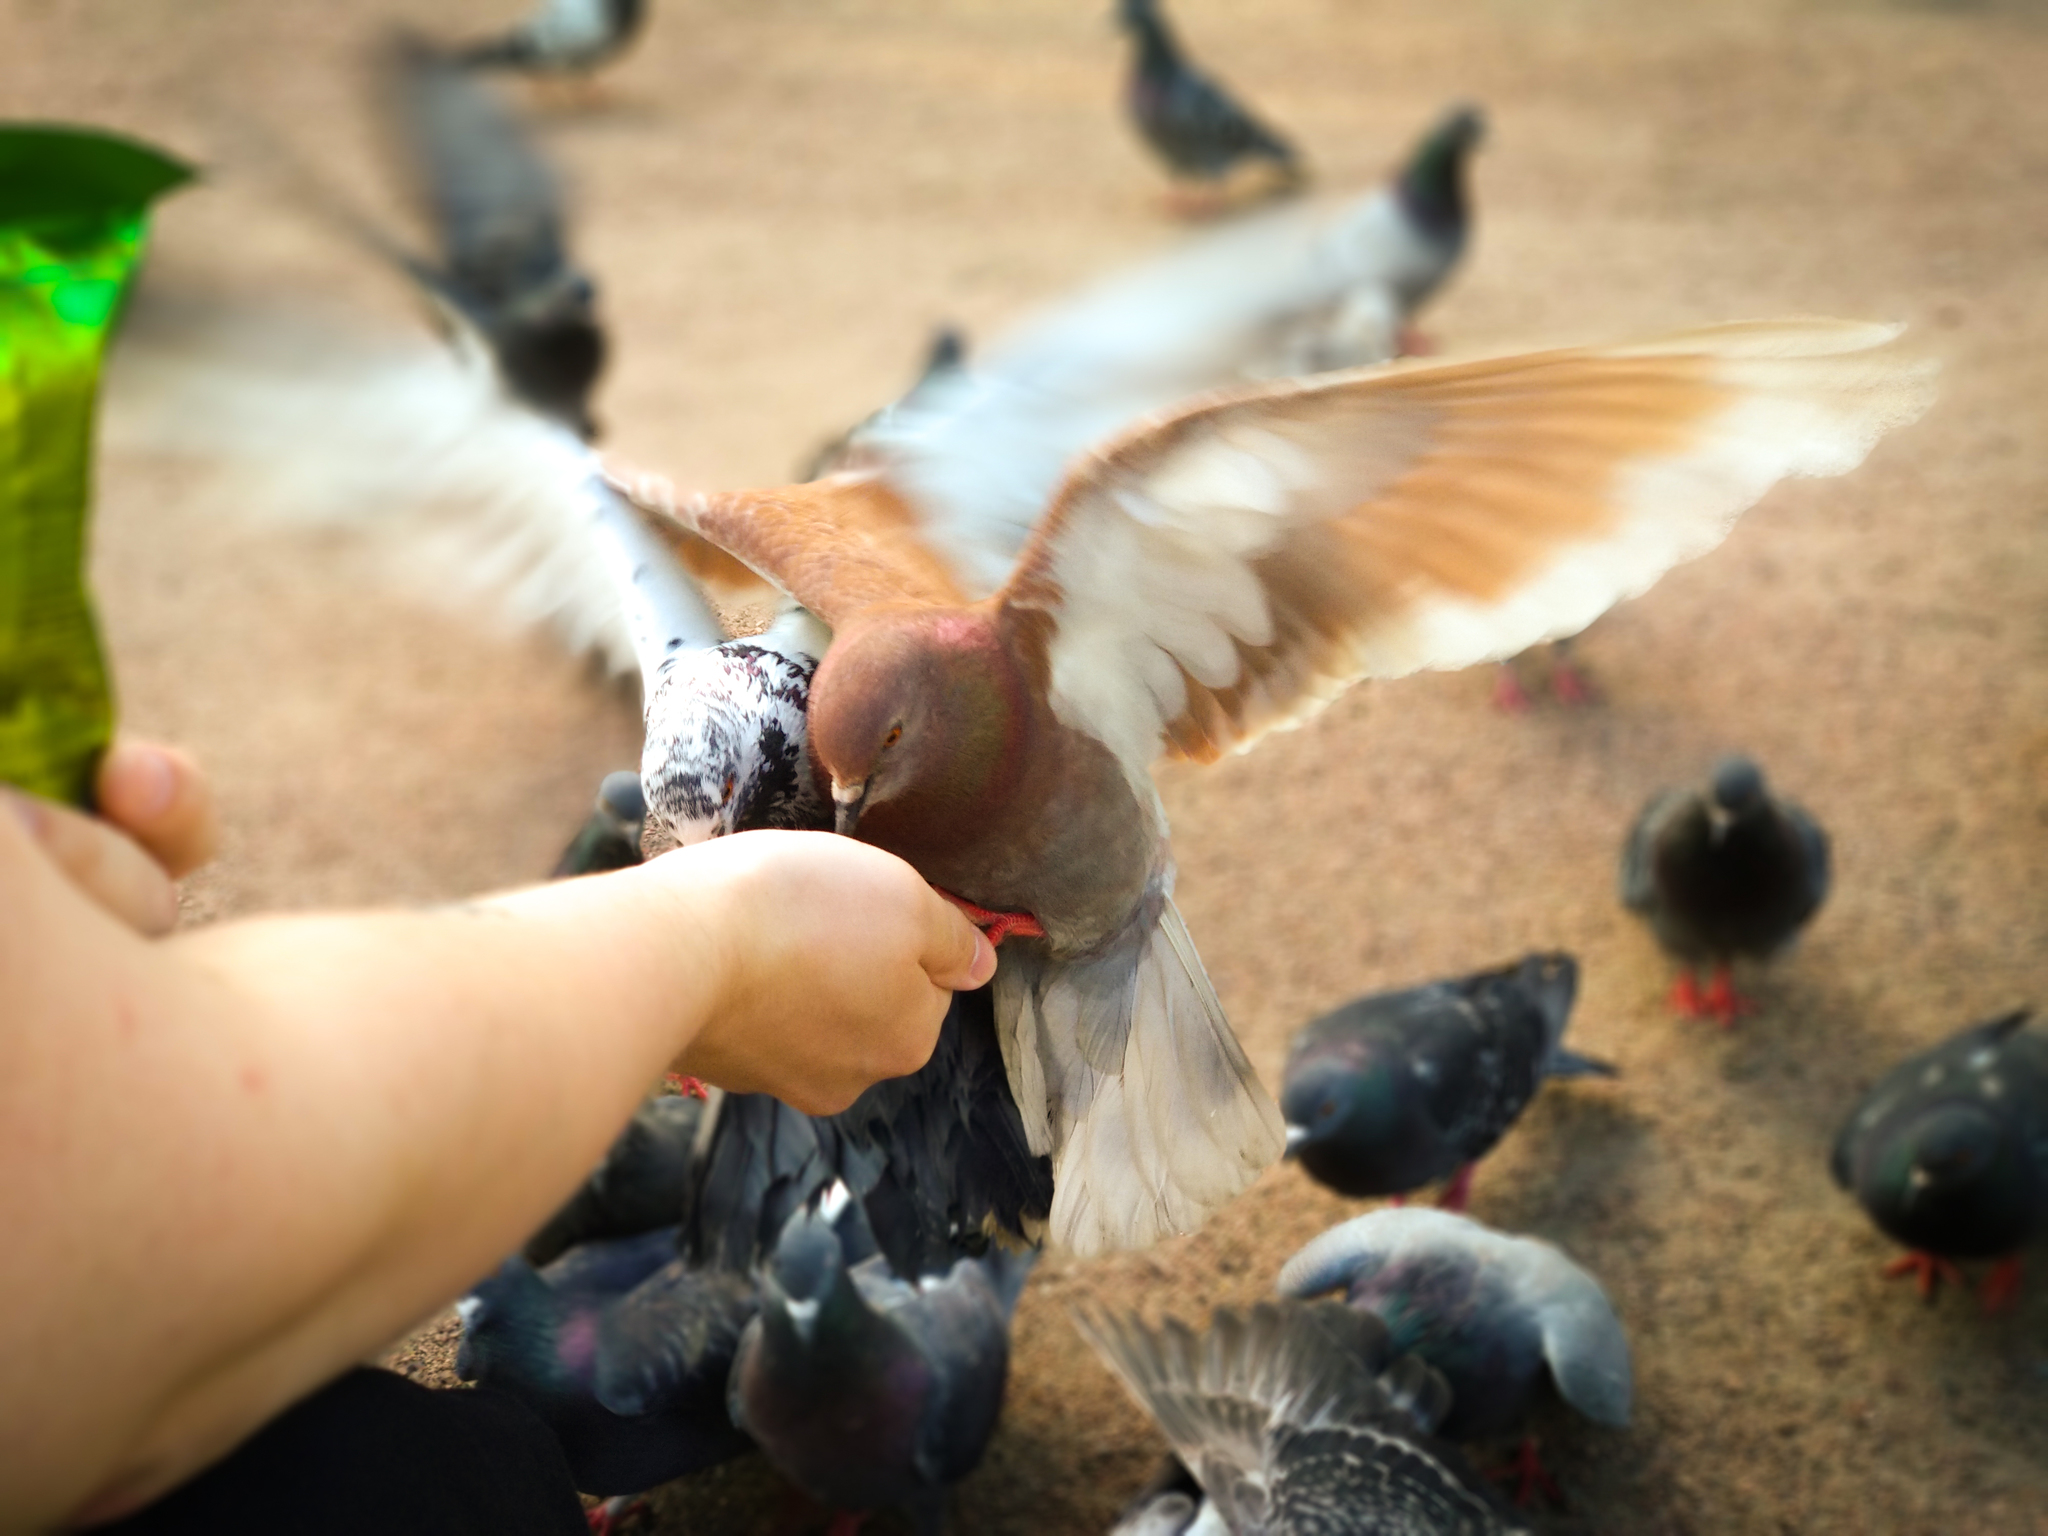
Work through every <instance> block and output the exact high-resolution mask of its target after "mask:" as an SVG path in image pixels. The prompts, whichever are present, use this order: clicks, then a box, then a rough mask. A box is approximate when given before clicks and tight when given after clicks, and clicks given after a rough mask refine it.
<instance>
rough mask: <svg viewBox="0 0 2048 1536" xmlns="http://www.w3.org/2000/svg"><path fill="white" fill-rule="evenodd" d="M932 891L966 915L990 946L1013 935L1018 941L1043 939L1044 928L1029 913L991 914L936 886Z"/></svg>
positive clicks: (985, 908) (962, 897)
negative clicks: (985, 936) (986, 938)
mask: <svg viewBox="0 0 2048 1536" xmlns="http://www.w3.org/2000/svg"><path fill="white" fill-rule="evenodd" d="M932 889H933V890H935V891H938V893H939V894H940V895H941V896H943V897H945V898H946V900H948V901H950V902H951V903H953V905H954V906H956V907H958V908H959V909H960V910H961V911H962V912H964V913H966V914H967V921H969V922H970V923H972V924H974V926H975V927H977V928H979V929H980V930H981V931H982V932H983V933H985V934H987V935H988V941H989V943H991V944H1001V943H1002V942H1003V940H1005V939H1007V938H1009V937H1011V936H1012V935H1013V934H1014V935H1015V936H1016V937H1017V938H1020V939H1042V938H1044V937H1045V928H1044V926H1043V925H1042V924H1040V922H1039V921H1038V919H1037V918H1035V917H1033V916H1032V915H1031V914H1030V913H1029V912H991V911H989V909H988V908H987V907H977V906H976V905H975V904H974V903H973V902H971V901H969V900H967V899H966V898H965V897H964V896H955V895H954V894H953V893H952V892H951V891H948V890H943V889H941V888H940V887H938V886H936V885H935V886H933V887H932Z"/></svg>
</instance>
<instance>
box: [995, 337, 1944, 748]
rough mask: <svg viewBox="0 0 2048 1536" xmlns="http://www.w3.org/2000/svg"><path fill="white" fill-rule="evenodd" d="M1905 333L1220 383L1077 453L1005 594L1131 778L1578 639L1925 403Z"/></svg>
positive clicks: (1560, 354)
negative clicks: (1777, 489)
mask: <svg viewBox="0 0 2048 1536" xmlns="http://www.w3.org/2000/svg"><path fill="white" fill-rule="evenodd" d="M1897 333H1898V332H1897V328H1896V327H1889V326H1881V325H1871V324H1863V323H1858V322H1852V321H1841V320H1821V319H1800V320H1782V321H1758V322H1749V323H1744V324H1737V325H1730V326H1721V327H1716V328H1713V329H1709V330H1703V331H1695V332H1690V333H1686V334H1681V335H1676V336H1670V337H1664V338H1659V339H1654V340H1650V341H1641V342H1633V343H1627V344H1623V345H1619V346H1607V347H1583V348H1573V349H1568V350H1562V351H1553V352H1539V353H1531V354H1527V355H1523V356H1518V357H1505V358H1492V359H1483V360H1479V361H1473V362H1462V363H1440V364H1424V365H1419V366H1399V367H1394V368H1385V369H1373V370H1358V371H1354V372H1350V373H1344V374H1331V375H1325V376H1323V377H1321V378H1317V379H1311V380H1307V381H1303V382H1298V383H1284V384H1278V385H1274V386H1270V387H1266V388H1262V389H1256V390H1249V391H1237V392H1232V393H1228V394H1223V395H1215V396H1211V397H1208V398H1206V399H1204V400H1201V401H1197V402H1194V403H1192V404H1190V405H1188V406H1185V407H1183V408H1180V409H1178V410H1177V411H1175V412H1173V413H1170V414H1167V415H1164V416H1160V417H1155V418H1152V419H1150V420H1148V421H1146V422H1143V423H1141V424H1139V425H1138V426H1136V427H1134V428H1133V429H1131V430H1130V431H1129V432H1127V433H1125V434H1124V435H1123V436H1122V437H1120V438H1119V439H1117V440H1116V441H1114V442H1112V443H1110V444H1109V445H1108V446H1106V447H1105V448H1103V449H1102V450H1101V451H1100V452H1098V453H1096V454H1093V455H1091V456H1090V457H1088V458H1087V459H1085V460H1084V461H1082V462H1081V463H1080V464H1079V465H1077V466H1076V467H1075V468H1074V469H1073V470H1072V471H1071V472H1070V473H1069V475H1068V477H1067V480H1066V482H1065V483H1064V484H1063V485H1062V487H1061V489H1060V491H1059V493H1058V495H1057V496H1056V497H1055V498H1054V501H1053V503H1052V505H1051V507H1050V509H1049V510H1048V512H1047V514H1046V516H1045V517H1044V518H1043V519H1042V520H1041V522H1040V524H1039V527H1038V529H1037V531H1036V533H1035V534H1034V535H1033V537H1032V540H1031V542H1030V543H1029V544H1028V545H1027V546H1026V548H1025V550H1024V553H1023V556H1022V558H1021V559H1020V561H1019V564H1018V567H1017V570H1016V572H1015V573H1014V574H1013V575H1012V577H1011V580H1010V582H1009V584H1008V586H1007V587H1005V589H1004V590H1003V592H1002V594H1001V596H1000V599H999V600H1000V601H1001V602H1003V603H1005V604H1007V605H1008V606H1009V607H1011V608H1012V609H1016V610H1036V611H1038V612H1040V613H1043V614H1044V615H1046V616H1047V617H1048V618H1050V620H1051V622H1050V623H1044V624H1038V625H1034V626H1031V628H1030V632H1032V633H1036V634H1038V635H1041V636H1043V637H1045V638H1044V644H1045V646H1046V651H1047V654H1046V657H1045V661H1046V663H1047V666H1048V669H1049V673H1050V676H1051V679H1052V696H1053V704H1054V708H1055V709H1056V710H1057V711H1058V712H1059V714H1060V716H1061V718H1062V719H1063V720H1064V721H1066V722H1067V723H1069V724H1071V725H1074V726H1076V727H1078V728H1082V729H1086V730H1088V731H1089V732H1091V733H1092V734H1094V735H1096V736H1098V737H1100V738H1101V739H1102V740H1104V741H1106V742H1107V743H1108V744H1109V745H1110V746H1111V747H1112V749H1113V750H1115V751H1116V752H1117V754H1118V755H1119V757H1121V758H1122V759H1123V760H1124V762H1125V763H1126V765H1127V766H1129V767H1131V768H1132V769H1133V770H1134V771H1135V770H1140V769H1142V768H1143V767H1145V766H1148V765H1149V764H1150V762H1151V760H1152V759H1153V758H1154V757H1155V756H1156V755H1157V754H1158V751H1159V749H1160V747H1161V745H1162V744H1164V745H1165V746H1166V747H1167V748H1168V749H1169V750H1171V751H1172V752H1174V753H1176V754H1177V755H1180V756H1183V757H1189V758H1193V759H1196V760H1199V761H1208V760H1210V759H1213V758H1215V757H1217V756H1219V755H1221V754H1222V753H1223V752H1226V751H1232V750H1236V751H1242V750H1244V749H1245V748H1247V747H1249V746H1251V745H1252V744H1253V743H1254V742H1256V741H1257V740H1258V739H1259V738H1260V737H1261V736H1262V735H1264V734H1265V733H1266V732H1267V731H1270V730H1274V729H1279V728H1282V727H1285V726H1290V725H1294V724H1298V723H1299V722H1300V721H1301V720H1302V719H1304V718H1306V717H1307V716H1308V715H1310V714H1312V713H1314V712H1315V711H1316V710H1318V709H1320V708H1321V707H1322V706H1323V705H1324V704H1326V703H1328V702H1329V701H1330V700H1331V699H1332V698H1334V697H1336V695H1337V694H1338V693H1340V692H1342V691H1343V690H1344V689H1345V688H1346V687H1348V686H1349V685H1350V684H1351V683H1353V682H1355V681H1357V680H1359V679H1360V678H1364V677H1397V676H1401V675H1403V674H1406V673H1409V672H1414V671H1419V670H1422V669H1424V668H1455V667H1463V666H1469V665H1472V664H1474V663H1476V662H1480V661H1485V660H1490V659H1497V658H1500V657H1505V656H1511V655H1514V654H1515V653H1516V652H1518V651H1521V650H1524V649H1526V648H1527V647H1529V646H1531V645H1534V644H1536V643H1538V642H1540V641H1543V640H1551V639H1558V638H1561V637H1563V636H1566V635H1570V634H1574V633H1576V632H1577V631H1579V630H1580V629H1583V628H1584V627H1585V626H1586V625H1587V624H1589V623H1591V622H1592V621H1593V620H1594V619H1595V618H1597V617H1598V616H1599V615H1600V614H1601V613H1602V612H1604V611H1605V610H1606V609H1608V608H1609V607H1611V606H1613V605H1614V604H1615V603H1617V602H1619V601H1621V600H1623V599H1625V598H1628V597H1632V596H1634V595H1636V594H1637V593H1639V592H1641V591H1643V590H1644V589H1646V588H1647V587H1648V586H1649V585H1650V584H1651V583H1652V582H1654V581H1655V580H1656V579H1657V578H1658V577H1659V576H1661V575H1662V574H1663V573H1664V572H1665V571H1666V570H1668V569H1669V568H1670V567H1671V566H1673V565H1676V564H1678V563H1679V562H1681V561H1684V560H1688V559H1691V558H1693V557H1695V556H1697V555H1700V554H1704V553H1705V552H1706V551H1707V550H1709V549H1711V548H1713V547H1714V546H1715V545H1716V544H1718V543H1719V542H1720V541H1721V539H1722V538H1724V537H1725V536H1726V535H1727V532H1728V530H1729V528H1730V527H1731V526H1732V525H1733V523H1734V521H1735V519H1736V517H1737V516H1739V515H1740V514H1741V512H1742V511H1743V510H1744V509H1745V508H1747V507H1748V506H1749V505H1751V504H1752V503H1753V502H1755V501H1756V500H1757V498H1759V497H1760V496H1762V495H1763V494H1764V492H1765V491H1767V490H1768V489H1769V488H1770V487H1771V485H1773V484H1774V483H1775V482H1776V481H1778V480H1780V479H1783V478H1785V477H1787V476H1793V475H1834V474H1841V473H1843V472H1845V471H1846V470H1848V469H1851V468H1853V467H1854V466H1855V465H1856V464H1858V463H1860V462H1861V461H1862V459H1863V457H1864V455H1865V454H1867V453H1868V452H1869V450H1870V448H1871V446H1872V445H1873V444H1874V443H1875V442H1876V441H1877V439H1878V438H1879V437H1880V436H1882V435H1883V434H1884V433H1885V432H1886V431H1888V430H1890V429H1891V428H1893V427H1897V426H1900V425H1903V424H1904V423H1906V422H1908V421H1911V420H1912V419H1914V418H1915V417H1917V416H1918V415H1919V414H1920V413H1921V412H1922V411H1923V410H1925V409H1926V407H1927V405H1928V404H1929V402H1930V401H1931V399H1932V394H1933V375H1934V371H1935V370H1934V367H1933V365H1932V364H1931V363H1928V362H1924V361H1920V360H1916V359H1913V358H1910V357H1907V356H1904V355H1902V354H1901V352H1900V351H1899V350H1898V349H1896V348H1894V347H1892V346H1891V345H1890V343H1891V342H1892V340H1893V338H1894V337H1895V336H1896V335H1897Z"/></svg>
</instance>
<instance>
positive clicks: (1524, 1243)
mask: <svg viewBox="0 0 2048 1536" xmlns="http://www.w3.org/2000/svg"><path fill="white" fill-rule="evenodd" d="M1278 1288H1279V1291H1280V1294H1281V1295H1283V1296H1296V1297H1305V1296H1321V1295H1324V1294H1326V1293H1327V1292H1330V1291H1335V1290H1342V1291H1344V1292H1345V1295H1346V1299H1347V1300H1348V1301H1349V1302H1350V1304H1351V1305H1352V1306H1353V1307H1356V1308H1358V1309H1359V1310H1361V1311H1364V1312H1369V1313H1371V1314H1373V1315H1374V1316H1376V1317H1378V1318H1380V1319H1382V1320H1383V1321H1384V1322H1385V1323H1386V1325H1387V1328H1388V1330H1389V1331H1390V1333H1391V1335H1392V1341H1393V1347H1394V1348H1395V1349H1396V1350H1398V1351H1400V1352H1402V1353H1409V1352H1412V1353H1414V1354H1415V1355H1417V1356H1419V1357H1420V1358H1421V1359H1423V1360H1425V1361H1427V1362H1428V1363H1429V1365H1430V1366H1431V1367H1433V1368H1434V1369H1435V1370H1437V1371H1439V1372H1441V1373H1442V1375H1443V1377H1444V1380H1445V1381H1447V1382H1449V1383H1450V1388H1451V1410H1450V1413H1449V1414H1448V1415H1446V1416H1445V1418H1444V1420H1443V1422H1442V1424H1441V1426H1440V1428H1441V1431H1442V1433H1443V1434H1444V1435H1446V1436H1448V1437H1449V1438H1451V1439H1453V1440H1473V1439H1483V1438H1486V1437H1489V1436H1492V1435H1497V1434H1501V1433H1503V1432H1505V1431H1507V1430H1510V1429H1512V1428H1514V1427H1515V1426H1516V1425H1517V1424H1519V1423H1520V1422H1521V1420H1522V1418H1523V1416H1524V1415H1525V1414H1526V1413H1527V1412H1528V1410H1529V1408H1530V1406H1531V1405H1532V1404H1533V1403H1534V1401H1535V1400H1536V1397H1537V1395H1538V1394H1539V1393H1540V1392H1542V1391H1543V1390H1544V1389H1545V1384H1546V1383H1549V1384H1550V1385H1552V1386H1555V1388H1556V1389H1557V1392H1558V1394H1559V1395H1560V1396H1562V1397H1563V1398H1564V1400H1565V1401H1566V1402H1567V1403H1569V1404H1571V1405H1572V1407H1574V1408H1576V1409H1577V1410H1578V1411H1579V1412H1580V1413H1582V1414H1584V1415H1585V1416H1586V1417H1587V1418H1589V1419H1591V1420H1593V1421H1594V1422H1595V1423H1596V1424H1605V1425H1609V1426H1612V1427H1615V1428H1620V1427H1623V1426H1625V1425H1626V1424H1627V1423H1628V1420H1629V1406H1630V1400H1631V1397H1632V1395H1633V1387H1632V1383H1633V1374H1632V1371H1631V1367H1630V1364H1629V1349H1628V1338H1627V1335H1625V1334H1624V1333H1623V1332H1622V1329H1621V1320H1620V1319H1619V1318H1617V1317H1616V1316H1615V1315H1614V1307H1613V1305H1612V1304H1611V1303H1610V1302H1609V1301H1608V1299H1607V1293H1606V1292H1605V1291H1603V1290H1602V1289H1601V1288H1600V1282H1599V1281H1597V1280H1595V1279H1594V1278H1593V1277H1592V1276H1591V1275H1589V1274H1587V1273H1586V1271H1584V1270H1583V1269H1581V1268H1579V1266H1578V1265H1576V1264H1574V1263H1573V1262H1572V1261H1571V1260H1570V1259H1568V1258H1566V1257H1565V1256H1564V1254H1562V1253H1561V1252H1559V1251H1558V1250H1557V1249H1556V1248H1553V1247H1552V1246H1551V1245H1550V1244H1548V1243H1544V1242H1538V1241H1537V1240H1536V1239H1535V1238H1530V1237H1509V1236H1507V1235H1506V1234H1504V1233H1500V1232H1495V1231H1493V1230H1492V1229H1491V1228H1488V1227H1484V1226H1481V1225H1480V1224H1479V1223H1478V1222H1476V1221H1473V1220H1472V1219H1471V1218H1469V1217H1466V1216H1454V1215H1452V1214H1451V1213H1450V1212H1448V1211H1430V1210H1416V1209H1406V1210H1380V1211H1373V1212H1371V1213H1370V1214H1368V1215H1365V1216H1359V1217H1355V1218H1353V1219H1352V1220H1350V1221H1347V1222H1344V1223H1343V1224H1341V1225H1339V1226H1335V1227H1332V1228H1331V1229H1330V1230H1329V1231H1327V1232H1325V1233H1324V1234H1323V1235H1322V1236H1320V1237H1318V1238H1316V1239H1315V1240H1314V1241H1312V1242H1310V1243H1309V1244H1308V1245H1307V1246H1306V1247H1304V1248H1303V1249H1302V1250H1301V1252H1299V1253H1297V1254H1296V1255H1295V1256H1294V1257H1293V1258H1291V1259H1289V1260H1288V1261H1287V1264H1286V1266H1285V1267H1284V1268H1283V1269H1282V1270H1281V1271H1280V1279H1279V1285H1278ZM1521 1470H1522V1473H1523V1477H1524V1491H1525V1492H1526V1491H1527V1483H1528V1481H1529V1480H1530V1479H1532V1478H1536V1479H1542V1480H1545V1481H1547V1478H1544V1477H1543V1474H1542V1473H1541V1472H1540V1469H1539V1465H1538V1464H1537V1463H1536V1462H1535V1461H1534V1458H1533V1447H1530V1446H1525V1447H1524V1450H1523V1462H1522V1467H1521Z"/></svg>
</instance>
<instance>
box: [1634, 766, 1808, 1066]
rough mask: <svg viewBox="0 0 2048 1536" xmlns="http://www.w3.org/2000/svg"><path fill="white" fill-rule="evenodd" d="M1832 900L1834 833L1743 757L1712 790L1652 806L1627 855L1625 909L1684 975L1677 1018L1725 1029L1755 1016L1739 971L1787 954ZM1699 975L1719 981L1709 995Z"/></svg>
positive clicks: (1717, 774) (1722, 770)
mask: <svg viewBox="0 0 2048 1536" xmlns="http://www.w3.org/2000/svg"><path fill="white" fill-rule="evenodd" d="M1827 894H1828V839H1827V834H1826V833H1824V832H1822V831H1821V829H1820V826H1819V824H1818V823H1816V822H1815V821H1814V819H1813V818H1812V817H1811V816H1809V815H1807V813H1806V812H1805V811H1803V810H1801V809H1800V808H1799V807H1798V806H1797V805H1794V804H1793V803H1792V802H1791V801H1789V800H1781V799H1778V798H1777V797H1775V796H1773V795H1772V794H1771V792H1770V790H1769V788H1768V787H1766V785H1765V784H1764V775H1763V770H1762V769H1760V768H1758V767H1757V765H1756V764H1755V763H1753V762H1751V761H1750V760H1749V759H1748V758H1746V757H1724V758H1722V759H1721V761H1720V762H1718V763H1716V764H1715V765H1714V772H1713V776H1712V777H1711V778H1710V779H1709V780H1708V782H1707V785H1706V787H1705V788H1703V789H1670V790H1666V791H1664V792H1663V793H1662V794H1660V795H1658V796H1657V797H1656V798H1655V799H1653V800H1651V801H1650V803H1649V804H1648V805H1646V806H1645V807H1644V808H1643V813H1642V815H1640V816H1639V817H1637V818H1636V823H1635V825H1634V826H1633V827H1632V828H1630V829H1629V834H1628V841H1627V842H1626V843H1625V844H1623V846H1622V850H1621V902H1622V905H1623V906H1625V907H1627V908H1628V909H1629V910H1630V911H1631V912H1634V913H1636V914H1638V915H1639V916H1640V917H1642V918H1643V920H1644V921H1645V922H1647V923H1648V924H1649V925H1650V930H1651V932H1653V933H1655V934H1656V936H1657V942H1658V943H1660V944H1662V945H1663V946H1664V948H1665V950H1666V951H1667V952H1668V953H1669V954H1670V955H1671V956H1672V958H1673V959H1675V960H1677V961H1678V963H1679V966H1680V971H1679V976H1678V980H1677V981H1676V982H1675V983H1674V984H1673V985H1672V989H1671V1005H1672V1007H1673V1008H1675V1009H1676V1010H1677V1011H1678V1012H1680V1013H1682V1014H1684V1015H1686V1016H1687V1017H1689V1018H1702V1017H1706V1018H1713V1019H1716V1020H1718V1021H1719V1022H1720V1024H1721V1026H1722V1027H1723V1028H1724V1029H1725V1028H1728V1027H1729V1026H1731V1025H1733V1024H1734V1022H1735V1020H1736V1019H1737V1018H1738V1017H1739V1016H1740V1015H1742V1014H1744V1013H1749V1012H1754V1011H1755V1005H1754V1004H1753V1003H1751V1002H1749V1001H1748V1000H1747V999H1746V998H1743V997H1742V996H1740V995H1739V994H1738V993H1737V992H1736V990H1735V981H1734V976H1733V972H1732V967H1733V965H1734V962H1735V961H1737V960H1767V959H1769V958H1770V957H1771V956H1772V955H1774V954H1776V953H1777V952H1778V951H1780V950H1782V949H1784V948H1785V947H1786V946H1787V945H1789V944H1790V943H1791V942H1792V940H1793V939H1794V938H1796V937H1797V936H1798V933H1799V930H1800V929H1801V928H1803V927H1805V926H1806V924H1807V922H1808V921H1809V920H1810V919H1811V918H1812V917H1813V914H1814V913H1815V912H1816V911H1818V910H1819V909H1820V904H1821V902H1822V901H1823V900H1825V899H1826V897H1827ZM1701 966H1708V967H1711V968H1712V972H1713V975H1712V980H1711V982H1710V983H1709V985H1708V987H1707V989H1706V990H1705V991H1704V992H1702V991H1701V990H1700V988H1699V985H1698V982H1697V980H1696V979H1695V976H1694V972H1695V970H1696V969H1697V968H1698V967H1701Z"/></svg>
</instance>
